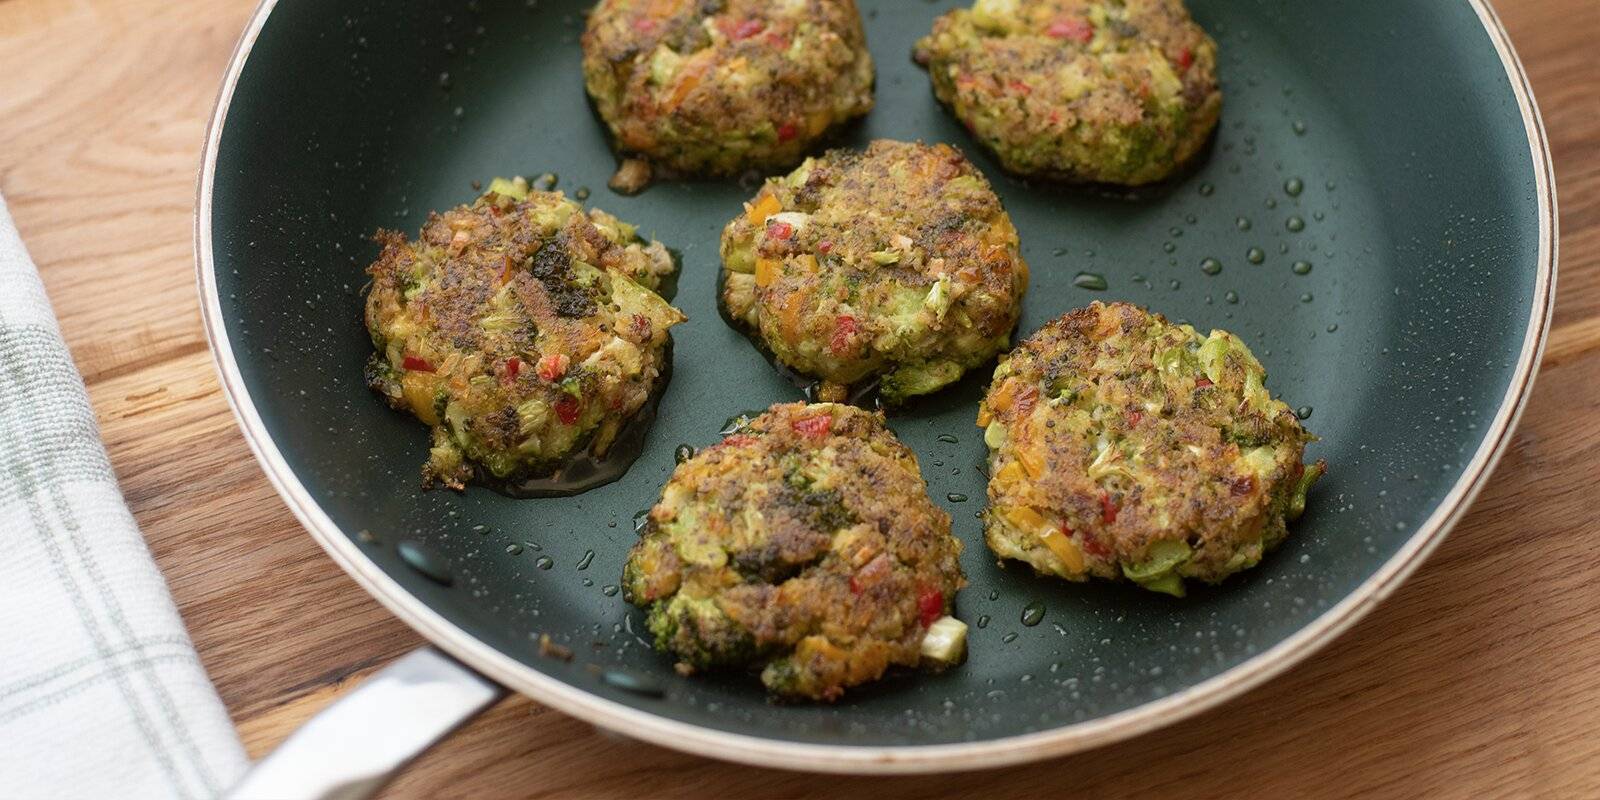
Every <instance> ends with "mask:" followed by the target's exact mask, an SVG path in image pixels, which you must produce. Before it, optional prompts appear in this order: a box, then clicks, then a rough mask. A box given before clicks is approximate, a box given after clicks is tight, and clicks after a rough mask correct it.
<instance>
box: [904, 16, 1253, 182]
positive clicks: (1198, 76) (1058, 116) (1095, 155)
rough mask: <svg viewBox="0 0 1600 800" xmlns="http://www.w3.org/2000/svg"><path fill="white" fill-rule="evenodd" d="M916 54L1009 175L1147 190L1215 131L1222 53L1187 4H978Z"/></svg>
mask: <svg viewBox="0 0 1600 800" xmlns="http://www.w3.org/2000/svg"><path fill="white" fill-rule="evenodd" d="M914 57H915V58H916V60H917V61H918V63H921V64H923V65H925V66H926V67H927V68H928V74H929V76H930V77H931V79H932V80H933V91H934V94H935V95H936V96H937V97H938V98H939V100H940V101H941V102H943V103H944V104H945V105H947V106H949V107H950V109H951V111H952V112H953V113H954V114H955V115H956V117H957V118H958V119H960V120H961V122H962V123H964V124H965V125H966V126H967V129H968V130H969V131H971V132H972V135H973V136H975V137H977V138H978V140H980V141H981V142H983V144H984V145H985V146H987V147H989V148H990V149H992V150H993V151H994V152H995V155H996V156H998V157H999V159H1000V163H1001V164H1003V165H1004V166H1005V168H1006V169H1008V170H1011V171H1012V172H1016V173H1018V174H1022V175H1038V176H1043V177H1049V178H1058V179H1063V180H1071V181H1092V182H1100V183H1116V184H1126V185H1139V184H1145V183H1150V182H1153V181H1158V180H1161V179H1162V178H1165V177H1167V176H1168V175H1170V174H1172V172H1173V171H1175V170H1176V169H1177V168H1178V167H1179V166H1180V165H1182V164H1184V163H1185V162H1187V161H1188V160H1189V159H1190V158H1192V157H1193V156H1194V155H1195V154H1196V153H1197V152H1199V150H1200V148H1201V146H1202V145H1204V144H1205V142H1206V139H1207V138H1208V137H1210V135H1211V131H1212V130H1213V129H1214V128H1215V127H1216V125H1217V118H1218V117H1219V116H1220V114H1221V111H1222V92H1221V90H1219V89H1218V87H1217V74H1216V69H1217V45H1216V42H1214V41H1212V39H1211V37H1210V36H1207V35H1206V32H1205V31H1203V30H1201V28H1200V26H1199V25H1196V24H1195V22H1194V20H1192V19H1191V18H1190V17H1189V12H1188V11H1187V10H1186V9H1185V8H1184V6H1183V3H1182V2H1180V0H977V2H976V3H975V4H974V5H973V7H972V8H971V9H959V10H956V11H951V12H950V13H948V14H945V15H944V16H942V17H940V18H939V19H938V20H937V21H935V22H934V25H933V32H932V33H930V34H929V35H928V36H927V37H925V38H923V39H922V40H921V41H919V42H918V43H917V46H916V50H915V53H914Z"/></svg>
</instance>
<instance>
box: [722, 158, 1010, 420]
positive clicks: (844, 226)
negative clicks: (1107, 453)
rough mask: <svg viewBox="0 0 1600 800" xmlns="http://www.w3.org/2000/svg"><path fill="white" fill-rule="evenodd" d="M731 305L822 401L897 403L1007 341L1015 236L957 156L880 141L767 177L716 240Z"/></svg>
mask: <svg viewBox="0 0 1600 800" xmlns="http://www.w3.org/2000/svg"><path fill="white" fill-rule="evenodd" d="M722 265H723V270H724V272H723V287H722V300H723V306H724V308H725V309H726V311H727V313H728V315H729V316H730V317H731V318H732V319H733V320H734V322H735V323H736V324H738V325H741V326H744V327H745V328H746V329H747V330H748V331H749V332H751V333H754V334H755V335H756V336H758V337H759V338H760V339H761V341H762V342H763V343H764V344H765V345H766V347H767V348H768V349H769V350H771V351H772V354H773V355H774V357H775V358H776V359H777V360H778V361H779V362H780V363H782V364H784V365H786V366H788V367H790V368H792V369H794V370H796V371H797V372H800V373H802V374H805V375H809V376H811V377H813V378H818V379H821V380H822V381H823V382H824V389H825V391H824V393H823V394H822V395H821V396H822V398H823V399H826V400H838V399H843V396H844V394H845V391H844V387H847V386H849V385H850V384H856V383H861V382H866V381H869V380H878V381H880V382H879V386H878V390H879V394H880V396H881V397H882V398H883V399H884V400H886V401H888V402H890V403H900V402H903V401H904V400H906V399H907V398H909V397H912V396H914V395H921V394H927V393H929V392H932V391H935V390H937V389H939V388H941V387H943V386H945V385H947V384H950V383H953V382H954V381H956V380H957V379H958V378H960V377H961V375H962V373H964V372H965V371H966V370H968V369H971V368H973V367H976V366H978V365H980V364H983V363H984V362H986V361H988V360H989V359H991V358H993V357H994V355H995V354H996V353H998V352H1000V351H1001V350H1004V349H1005V347H1006V345H1007V344H1008V343H1009V342H1010V337H1011V331H1012V329H1013V328H1014V327H1016V324H1017V318H1018V316H1019V314H1020V313H1021V306H1022V295H1023V293H1024V292H1025V291H1026V290H1027V285H1028V265H1027V264H1026V263H1025V262H1024V261H1023V259H1022V253H1021V250H1020V247H1019V244H1018V241H1017V230H1016V228H1014V227H1012V224H1011V218H1010V217H1009V216H1008V215H1007V214H1006V212H1005V209H1004V208H1003V207H1001V205H1000V199H999V198H997V197H995V194H994V192H993V191H992V190H991V189H990V188H989V182H988V181H987V180H985V179H984V177H983V175H982V173H980V172H978V171H977V169H975V168H974V167H973V166H972V164H971V162H969V161H967V159H966V157H965V156H963V155H962V154H961V152H960V151H959V150H956V149H955V148H953V147H950V146H949V145H943V144H936V145H924V144H912V143H907V142H892V141H884V140H880V141H875V142H873V143H872V144H871V145H870V146H869V147H868V148H867V149H866V150H865V151H855V150H833V151H830V152H828V153H827V154H825V155H823V156H822V157H820V158H812V159H807V160H806V162H805V163H804V164H801V165H800V167H799V168H798V169H796V170H795V171H794V172H792V173H790V174H789V175H786V176H783V177H777V178H771V179H769V180H768V181H767V182H766V185H764V186H763V187H762V188H761V190H760V192H758V193H757V194H756V196H755V199H753V200H752V201H751V202H749V203H747V204H745V211H744V213H743V214H740V215H739V216H738V217H737V218H735V219H734V220H733V221H732V222H730V223H728V225H727V227H726V228H725V229H724V230H723V232H722Z"/></svg>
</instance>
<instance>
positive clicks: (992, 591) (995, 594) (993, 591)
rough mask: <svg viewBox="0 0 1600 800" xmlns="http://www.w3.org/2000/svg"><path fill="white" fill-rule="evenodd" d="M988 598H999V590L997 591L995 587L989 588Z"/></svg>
mask: <svg viewBox="0 0 1600 800" xmlns="http://www.w3.org/2000/svg"><path fill="white" fill-rule="evenodd" d="M989 599H990V600H999V599H1000V592H999V590H997V589H990V590H989Z"/></svg>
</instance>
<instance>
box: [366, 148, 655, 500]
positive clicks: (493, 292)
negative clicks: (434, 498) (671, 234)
mask: <svg viewBox="0 0 1600 800" xmlns="http://www.w3.org/2000/svg"><path fill="white" fill-rule="evenodd" d="M378 240H379V241H380V242H382V244H383V253H382V255H380V256H379V257H378V260H377V261H376V262H375V263H373V265H372V266H371V267H369V268H368V270H367V271H368V272H369V273H370V274H371V275H372V287H371V290H370V292H369V293H368V295H367V310H366V321H367V329H368V330H369V331H370V332H371V334H372V342H373V346H374V347H376V348H377V353H375V354H374V355H373V357H372V360H371V362H370V363H369V364H368V367H367V380H368V383H369V384H370V385H371V386H372V388H373V389H374V390H375V391H377V392H378V394H380V395H381V396H382V397H383V398H384V399H385V400H387V401H388V402H389V403H390V405H392V406H394V407H395V408H396V409H400V410H403V411H410V412H411V413H413V414H415V415H416V416H417V418H418V419H420V420H422V421H423V423H425V424H427V425H429V426H430V427H432V428H433V449H432V451H431V452H430V454H429V459H428V463H427V465H426V466H425V467H424V468H423V484H424V486H431V485H433V484H436V483H438V484H443V485H445V486H449V487H451V488H455V489H460V488H462V486H463V484H464V483H465V482H466V481H467V480H470V479H472V478H473V477H474V465H477V467H478V468H480V469H481V470H482V471H484V472H486V473H487V474H488V475H490V476H493V477H495V478H502V479H510V478H520V477H530V476H538V475H543V474H547V473H549V472H551V471H553V470H554V469H556V468H558V467H560V466H561V465H562V464H563V463H564V462H565V461H566V460H567V459H569V458H570V457H571V456H572V455H574V454H576V453H579V452H582V451H584V450H587V451H588V452H590V453H592V454H594V455H596V456H600V455H604V454H605V452H606V449H607V448H608V447H609V446H610V444H611V442H612V440H613V439H614V438H615V437H616V435H617V433H618V431H619V430H620V429H621V427H622V425H623V423H624V422H625V421H626V420H627V419H628V418H629V416H630V415H632V414H633V413H634V412H635V411H638V410H639V408H640V407H641V406H643V405H644V403H645V401H646V399H647V398H648V397H649V396H650V393H651V391H652V389H653V388H654V387H655V385H656V383H657V381H658V380H659V379H660V376H661V373H662V370H663V368H664V366H665V364H666V358H667V343H668V337H667V330H668V329H669V328H671V327H672V326H674V325H676V324H678V323H680V322H682V321H683V320H684V317H683V314H681V313H679V311H678V310H677V309H676V308H673V307H672V306H670V305H668V304H667V301H665V300H663V299H661V297H660V296H659V295H657V294H656V293H655V291H654V288H655V287H656V286H657V284H658V283H659V282H660V280H661V278H662V277H663V276H665V275H667V274H670V273H671V272H672V270H673V268H674V267H673V263H672V258H671V256H670V255H669V254H668V253H667V249H666V248H665V247H663V246H662V245H661V243H660V242H647V241H645V240H643V239H640V238H639V236H638V235H637V234H636V233H635V232H634V229H633V226H631V225H628V224H627V223H624V222H622V221H621V220H618V219H617V218H616V217H613V216H611V215H610V214H607V213H605V212H604V211H599V210H589V211H587V212H585V211H584V209H583V208H582V207H581V206H579V205H578V204H577V203H574V202H572V201H570V200H567V199H566V198H565V197H564V196H562V195H561V193H559V192H532V191H529V189H528V184H527V183H526V182H525V181H522V180H521V179H517V180H516V181H505V180H496V181H495V182H494V184H492V185H491V186H490V187H489V191H488V193H486V194H485V195H484V196H483V197H481V198H479V199H478V201H477V202H475V203H473V204H472V205H467V206H459V207H457V208H453V209H451V210H449V211H446V212H444V213H443V214H433V215H431V216H430V217H429V218H428V223H427V224H426V225H424V226H423V228H422V232H421V234H420V235H419V236H418V237H417V239H416V241H407V240H406V237H405V236H404V235H403V234H400V233H395V232H393V231H384V232H380V233H379V235H378Z"/></svg>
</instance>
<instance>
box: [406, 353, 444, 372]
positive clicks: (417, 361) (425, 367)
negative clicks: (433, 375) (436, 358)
mask: <svg viewBox="0 0 1600 800" xmlns="http://www.w3.org/2000/svg"><path fill="white" fill-rule="evenodd" d="M400 365H401V366H403V367H405V368H406V369H408V370H410V371H412V372H437V371H438V370H436V369H434V366H433V365H432V364H430V363H428V360H427V359H425V358H418V357H417V356H406V357H405V359H404V360H403V361H401V362H400Z"/></svg>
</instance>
